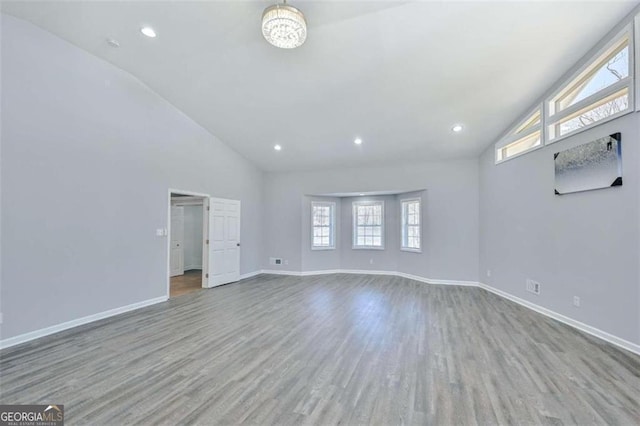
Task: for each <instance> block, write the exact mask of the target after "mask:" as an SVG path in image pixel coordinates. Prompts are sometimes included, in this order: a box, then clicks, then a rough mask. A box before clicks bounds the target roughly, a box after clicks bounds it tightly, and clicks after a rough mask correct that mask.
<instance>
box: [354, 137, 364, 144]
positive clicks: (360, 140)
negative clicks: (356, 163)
mask: <svg viewBox="0 0 640 426" xmlns="http://www.w3.org/2000/svg"><path fill="white" fill-rule="evenodd" d="M353 143H355V144H356V145H362V139H360V138H356V140H354V141H353Z"/></svg>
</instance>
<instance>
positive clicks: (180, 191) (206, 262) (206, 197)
mask: <svg viewBox="0 0 640 426" xmlns="http://www.w3.org/2000/svg"><path fill="white" fill-rule="evenodd" d="M171 194H180V195H189V196H192V197H202V198H204V201H203V204H202V221H203V225H204V222H207V224H208V223H209V221H208V219H209V215H208V214H206V210H205V207H206V206H208V205H209V199H210V198H211V196H210V195H209V194H204V193H201V192H194V191H185V190H183V189H174V188H169V189H168V190H167V235H166V239H167V241H166V248H167V269H166V271H165V273H166V277H167V299H169V298H170V297H171ZM207 234H208V227H207V228H205V227H204V226H203V228H202V245H203V247H202V273H203V274H204V273H205V270H206V271H208V270H209V250H207V249H206V239H207V238H208V235H207ZM203 280H204V277H203Z"/></svg>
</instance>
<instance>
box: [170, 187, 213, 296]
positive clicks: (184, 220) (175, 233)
mask: <svg viewBox="0 0 640 426" xmlns="http://www.w3.org/2000/svg"><path fill="white" fill-rule="evenodd" d="M207 206H208V197H207V196H205V195H204V194H203V195H194V194H193V193H180V192H171V193H170V213H169V216H170V222H169V223H170V227H169V297H177V296H182V295H185V294H190V293H194V292H196V291H199V290H202V288H203V287H205V285H204V283H205V282H206V280H205V274H206V272H205V270H206V269H207V268H206V262H208V256H207V248H206V243H207V226H206V225H207V222H208V215H207V214H206V213H207V212H206V208H207Z"/></svg>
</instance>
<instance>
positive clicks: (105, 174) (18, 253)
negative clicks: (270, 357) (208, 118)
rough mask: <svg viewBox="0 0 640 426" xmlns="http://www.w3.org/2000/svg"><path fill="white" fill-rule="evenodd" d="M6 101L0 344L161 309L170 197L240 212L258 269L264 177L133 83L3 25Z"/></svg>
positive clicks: (24, 27) (32, 33)
mask: <svg viewBox="0 0 640 426" xmlns="http://www.w3.org/2000/svg"><path fill="white" fill-rule="evenodd" d="M2 90H3V91H2V160H1V173H2V178H1V182H2V188H1V189H2V191H1V192H2V202H3V209H2V219H1V220H2V224H1V226H2V230H3V234H2V265H3V268H2V277H1V278H2V302H1V303H2V305H1V307H0V308H1V310H2V313H3V314H4V324H2V330H1V334H2V335H1V337H2V338H3V339H5V338H9V337H12V336H16V335H19V334H22V333H26V332H29V331H33V330H38V329H41V328H44V327H48V326H52V325H55V324H59V323H62V322H65V321H69V320H73V319H77V318H81V317H84V316H87V315H91V314H96V313H99V312H103V311H106V310H109V309H113V308H117V307H122V306H126V305H129V304H133V303H136V302H140V301H144V300H148V299H152V298H156V297H160V296H164V295H165V294H166V280H167V240H166V238H162V237H156V236H155V230H156V228H164V227H167V225H168V223H167V215H168V192H167V191H168V188H174V189H182V190H190V191H196V192H201V193H208V194H210V195H212V196H217V197H224V198H233V199H239V200H241V201H242V236H243V241H242V243H243V244H242V257H241V273H247V272H252V271H255V270H258V269H260V267H261V261H262V259H261V258H262V253H261V247H262V241H261V238H262V231H261V230H262V213H261V206H262V192H263V187H262V178H263V174H262V172H261V171H259V170H257V169H256V168H255V167H254V166H252V165H251V164H249V163H248V162H247V161H245V160H244V159H243V158H242V157H240V156H239V155H238V154H236V153H235V152H234V151H232V150H231V149H229V148H228V147H227V146H226V145H224V144H223V143H221V142H220V141H219V140H218V139H216V138H215V137H214V136H212V135H211V134H210V133H208V132H207V131H205V130H204V129H203V128H202V127H200V126H199V125H197V124H196V123H194V122H193V121H192V120H191V119H189V118H188V117H186V116H185V115H184V114H182V113H181V112H180V111H178V110H177V109H176V108H174V107H173V106H172V105H170V104H169V103H167V102H166V101H165V100H163V99H162V98H160V97H159V96H158V95H156V94H155V93H154V92H152V91H151V90H149V89H148V88H147V87H146V86H145V85H143V84H142V83H140V81H138V80H137V79H135V78H133V77H132V76H131V75H130V74H128V73H126V72H123V71H122V70H120V69H118V68H116V67H114V66H112V65H110V64H108V63H106V62H104V61H102V60H100V59H97V58H96V57H94V56H92V55H90V54H89V53H86V52H85V51H83V50H81V49H79V48H76V47H74V46H72V45H71V44H69V43H67V42H65V41H62V40H61V39H59V38H57V37H55V36H52V35H51V34H49V33H46V32H44V31H43V30H40V29H38V28H36V27H34V26H33V25H31V24H28V23H26V22H23V21H20V20H17V19H15V18H12V17H8V16H2ZM298 251H299V250H298Z"/></svg>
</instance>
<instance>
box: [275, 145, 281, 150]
mask: <svg viewBox="0 0 640 426" xmlns="http://www.w3.org/2000/svg"><path fill="white" fill-rule="evenodd" d="M273 149H275V150H276V151H281V150H282V147H281V146H280V145H275V146H274V147H273Z"/></svg>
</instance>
